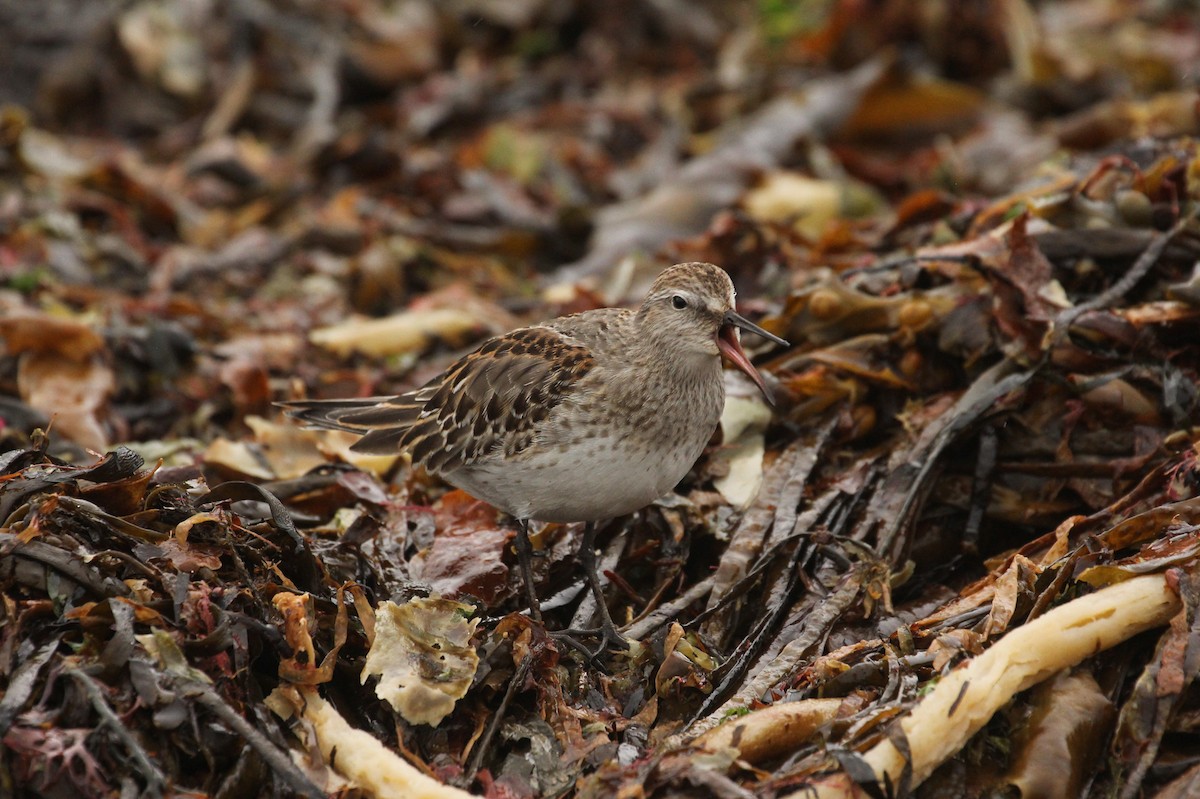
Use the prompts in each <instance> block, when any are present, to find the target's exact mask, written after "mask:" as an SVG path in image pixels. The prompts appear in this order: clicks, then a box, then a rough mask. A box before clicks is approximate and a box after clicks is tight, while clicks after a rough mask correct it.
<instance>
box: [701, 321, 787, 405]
mask: <svg viewBox="0 0 1200 799" xmlns="http://www.w3.org/2000/svg"><path fill="white" fill-rule="evenodd" d="M739 327H740V328H741V329H743V330H749V331H750V332H752V333H757V334H758V335H760V336H762V337H763V338H766V339H770V340H771V341H774V342H775V343H776V344H782V345H784V346H785V347H786V346H787V342H786V341H784V340H783V339H781V338H780V337H779V336H775V335H772V334H771V333H768V332H767V331H765V330H763V329H762V328H761V327H759V326H758V325H756V324H754V323H753V322H751V321H750V320H749V319H746V318H745V317H743V316H742V315H741V314H738V313H737V312H735V311H727V312H726V313H725V319H724V322H723V324H722V325H721V329H720V330H719V331H718V332H717V349H719V350H720V351H721V354H722V355H724V356H725V357H726V358H728V359H729V360H730V361H731V362H732V363H733V365H734V366H736V367H737V368H738V369H741V370H742V371H743V372H745V373H746V376H747V377H749V378H750V379H751V380H753V381H754V385H756V386H758V390H759V391H761V392H762V394H763V397H764V398H765V399H766V401H767V403H768V404H770V405H774V404H775V397H774V396H772V394H771V392H770V391H769V390H768V389H767V384H766V383H764V382H763V379H762V375H760V374H759V373H758V370H757V369H755V368H754V364H752V363H750V359H749V358H748V357H746V351H745V350H743V349H742V344H741V342H740V341H739V340H738V333H737V328H739Z"/></svg>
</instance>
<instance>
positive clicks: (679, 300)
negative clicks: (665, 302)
mask: <svg viewBox="0 0 1200 799" xmlns="http://www.w3.org/2000/svg"><path fill="white" fill-rule="evenodd" d="M671 305H673V306H674V307H675V308H677V309H678V310H680V311H682V310H683V309H684V308H686V307H687V300H685V299H684V298H683V297H680V296H679V295H678V294H676V295H675V296H674V297H672V298H671Z"/></svg>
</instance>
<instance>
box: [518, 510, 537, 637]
mask: <svg viewBox="0 0 1200 799" xmlns="http://www.w3.org/2000/svg"><path fill="white" fill-rule="evenodd" d="M517 560H519V561H520V563H521V579H522V580H524V581H525V596H526V598H527V599H528V600H529V615H530V616H531V617H532V618H533V620H534V621H538V622H540V621H541V620H542V603H541V602H539V601H538V598H537V591H536V590H534V587H533V544H531V543H530V542H529V521H528V520H527V519H517Z"/></svg>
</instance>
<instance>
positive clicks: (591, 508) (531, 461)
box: [445, 436, 708, 522]
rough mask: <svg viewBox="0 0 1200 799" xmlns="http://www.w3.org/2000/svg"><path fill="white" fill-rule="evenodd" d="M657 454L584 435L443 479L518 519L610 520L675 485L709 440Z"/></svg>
mask: <svg viewBox="0 0 1200 799" xmlns="http://www.w3.org/2000/svg"><path fill="white" fill-rule="evenodd" d="M696 438H697V440H696V441H690V442H679V441H675V442H672V444H671V445H670V446H664V447H661V448H658V449H653V448H646V447H642V446H629V445H626V444H625V443H624V442H621V441H613V440H612V439H605V438H599V437H597V438H590V439H587V440H585V441H581V442H578V443H575V444H574V445H573V446H572V447H571V448H570V450H569V452H563V451H560V450H558V449H557V448H552V449H548V450H544V451H541V452H539V453H537V454H536V455H532V456H530V457H527V458H521V459H519V460H510V461H503V460H496V461H491V462H488V463H485V464H478V465H476V466H473V467H471V468H470V469H463V470H459V471H457V472H455V473H453V474H447V475H445V478H446V479H447V480H448V481H449V482H450V483H453V484H454V485H456V486H458V487H459V488H461V489H463V490H464V491H466V492H467V493H469V494H471V495H473V496H475V497H478V498H479V499H482V500H484V501H485V502H487V503H489V504H491V505H495V506H496V507H498V508H500V509H501V510H503V511H505V512H507V513H509V514H511V515H513V516H516V517H518V518H525V519H536V520H538V521H544V522H582V521H595V520H598V519H609V518H612V517H614V516H621V515H624V514H626V513H631V512H633V511H635V510H637V509H639V508H643V507H645V506H646V505H649V504H650V503H651V502H653V501H654V500H656V499H658V498H659V497H661V496H662V495H664V494H666V493H667V492H668V491H670V490H671V489H672V488H674V487H675V485H676V484H677V483H679V481H680V480H682V479H683V477H684V476H685V475H686V474H687V472H688V470H689V469H690V468H691V467H692V464H694V463H695V462H696V459H697V458H699V457H700V453H701V452H702V451H703V448H704V444H705V443H706V442H707V440H708V437H707V436H705V437H704V438H703V439H699V436H697V437H696Z"/></svg>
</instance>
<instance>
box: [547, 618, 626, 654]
mask: <svg viewBox="0 0 1200 799" xmlns="http://www.w3.org/2000/svg"><path fill="white" fill-rule="evenodd" d="M602 622H607V623H601V625H600V626H599V627H594V628H589V629H582V630H580V629H568V630H563V631H562V634H564V635H567V636H571V637H576V638H599V639H600V643H599V644H598V645H597V647H596V649H595V650H594V655H595V656H597V657H598V656H600V655H602V654H604V653H606V652H627V651H629V639H627V638H626V637H625V636H623V635H621V631H620V630H618V629H617V628H616V625H614V624H613V623H612V622H611V621H610V620H609V619H607V618H604V619H602Z"/></svg>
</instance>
